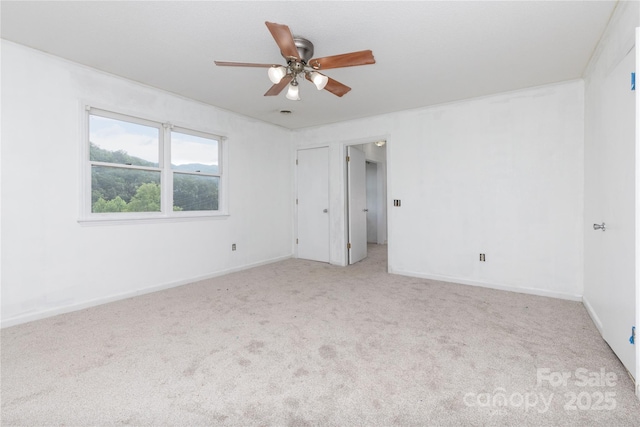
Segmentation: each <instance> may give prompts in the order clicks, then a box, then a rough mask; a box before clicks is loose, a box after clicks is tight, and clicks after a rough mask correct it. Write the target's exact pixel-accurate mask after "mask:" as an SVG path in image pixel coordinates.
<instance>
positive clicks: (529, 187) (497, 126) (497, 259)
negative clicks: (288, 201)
mask: <svg viewBox="0 0 640 427" xmlns="http://www.w3.org/2000/svg"><path fill="white" fill-rule="evenodd" d="M583 93H584V92H583V84H582V82H581V81H574V82H567V83H563V84H557V85H550V86H545V87H539V88H533V89H528V90H522V91H517V92H512V93H505V94H498V95H494V96H489V97H484V98H480V99H472V100H468V101H463V102H458V103H452V104H447V105H441V106H436V107H431V108H424V109H418V110H412V111H405V112H399V113H394V114H388V115H383V116H378V117H371V118H366V119H361V120H355V121H349V122H343V123H338V124H334V125H329V126H322V127H318V128H311V129H303V130H299V131H296V132H294V135H295V136H294V140H295V141H303V142H299V143H298V145H299V148H301V147H305V146H314V145H320V144H330V156H331V160H330V163H331V164H330V168H331V171H330V176H331V177H332V180H331V183H330V213H331V221H330V223H331V227H332V228H331V238H332V239H331V240H332V244H331V262H332V263H334V264H338V265H344V262H345V261H344V260H345V259H346V255H345V240H344V236H345V223H344V218H343V217H344V215H343V214H342V213H343V212H344V204H345V201H344V200H345V195H344V192H345V191H344V177H345V172H344V169H345V168H344V161H343V155H344V146H345V145H346V144H354V143H362V142H369V141H374V140H377V139H387V171H388V200H387V206H388V215H389V216H388V218H389V230H388V239H389V270H390V272H392V273H398V274H405V275H411V276H418V277H426V278H435V279H441V280H445V281H452V282H458V283H466V284H473V285H480V286H488V287H494V288H500V289H512V290H517V291H521V292H530V293H535V294H541V295H549V296H555V297H561V298H569V299H576V300H577V299H580V297H581V295H582V291H583V289H582V281H583V232H582V228H583V215H582V214H583V126H584V99H583ZM392 199H401V201H402V206H401V207H393V205H392ZM481 252H482V253H485V254H486V259H487V261H486V262H485V263H480V262H479V260H478V258H479V253H481Z"/></svg>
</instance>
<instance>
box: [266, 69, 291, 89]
mask: <svg viewBox="0 0 640 427" xmlns="http://www.w3.org/2000/svg"><path fill="white" fill-rule="evenodd" d="M268 75H269V80H271V82H272V83H273V84H274V85H275V84H278V83H280V80H282V78H283V77H284V76H286V75H287V69H286V68H285V67H283V66H282V65H279V66H275V65H274V66H273V67H271V68H269V71H268Z"/></svg>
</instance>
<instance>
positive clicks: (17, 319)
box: [0, 255, 292, 328]
mask: <svg viewBox="0 0 640 427" xmlns="http://www.w3.org/2000/svg"><path fill="white" fill-rule="evenodd" d="M291 257H292V255H286V256H283V257H278V258H272V259H269V260H266V261H260V262H256V263H253V264H247V265H243V266H240V267H234V268H230V269H227V270H222V271H217V272H215V273H211V274H207V275H204V276H198V277H192V278H189V279H184V280H178V281H176V282H170V283H163V284H160V285H154V286H149V287H146V288H141V289H135V290H132V291H128V292H123V293H120V294H116V295H111V296H108V297H101V298H95V299H92V300H89V301H83V302H80V303H76V304H69V305H65V306H61V307H55V308H50V309H46V310H41V311H35V312H29V313H24V314H20V315H18V316H14V317H10V318H8V319H3V320H2V322H1V324H0V327H1V328H8V327H10V326H15V325H20V324H22V323H27V322H33V321H34V320H40V319H45V318H47V317H53V316H57V315H58V314H64V313H70V312H72V311H78V310H84V309H85V308H90V307H95V306H97V305H101V304H106V303H110V302H114V301H119V300H123V299H127V298H131V297H135V296H139V295H144V294H150V293H152V292H158V291H162V290H164V289H170V288H175V287H178V286H183V285H187V284H189V283H194V282H199V281H201V280H206V279H212V278H214V277H219V276H224V275H226V274H231V273H236V272H238V271H242V270H248V269H250V268H254V267H260V266H261V265H266V264H272V263H274V262H278V261H284V260H286V259H289V258H291Z"/></svg>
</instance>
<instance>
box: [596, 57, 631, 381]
mask: <svg viewBox="0 0 640 427" xmlns="http://www.w3.org/2000/svg"><path fill="white" fill-rule="evenodd" d="M634 69H635V51H634V50H632V51H631V52H629V54H627V56H626V57H625V58H624V59H623V60H622V61H621V62H620V63H619V64H618V65H617V66H616V68H615V69H613V70H612V71H611V73H610V74H609V75H608V76H607V78H606V80H605V84H604V87H603V88H602V92H601V93H600V99H599V101H600V102H601V103H602V109H601V111H602V112H603V116H602V117H600V118H599V119H600V120H599V123H601V124H602V126H601V128H600V129H598V130H597V131H596V132H597V134H596V139H595V150H596V152H594V153H589V161H588V169H585V174H586V175H587V186H586V187H585V192H586V194H585V197H586V203H585V222H586V223H587V224H586V225H587V227H588V230H587V231H586V233H587V234H586V235H585V265H586V269H585V272H586V274H585V282H587V283H589V281H591V283H598V284H599V286H598V288H599V289H601V291H600V292H601V294H600V295H596V296H594V297H595V298H594V300H593V301H590V304H592V306H593V307H594V311H595V312H596V315H597V316H598V318H599V320H600V324H601V328H602V335H603V338H604V339H605V341H607V343H608V344H609V346H610V347H611V349H612V350H613V351H614V352H615V353H616V355H617V356H618V358H619V359H620V361H621V362H622V363H623V364H624V366H625V367H626V368H627V370H628V371H629V372H630V373H631V374H632V375H635V347H636V346H637V345H638V344H636V345H635V346H634V345H631V344H630V343H629V337H630V336H631V327H632V326H633V325H635V262H636V261H635V256H634V254H635V234H634V233H635V221H636V218H635V214H634V213H635V189H634V179H635V178H634V176H633V173H629V171H632V170H633V169H634V168H635V150H634V145H635V92H632V91H631V90H630V76H631V72H632V71H634ZM588 119H589V118H588ZM602 222H604V223H605V226H606V229H605V231H601V230H594V229H593V224H595V223H597V224H600V223H602Z"/></svg>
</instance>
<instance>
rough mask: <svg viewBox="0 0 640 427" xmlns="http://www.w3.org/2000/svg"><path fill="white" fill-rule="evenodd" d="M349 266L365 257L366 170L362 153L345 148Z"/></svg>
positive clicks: (352, 148) (354, 148)
mask: <svg viewBox="0 0 640 427" xmlns="http://www.w3.org/2000/svg"><path fill="white" fill-rule="evenodd" d="M347 157H348V159H349V161H348V162H347V202H348V206H349V208H348V215H349V244H348V245H347V248H348V252H349V264H355V263H356V262H358V261H361V260H363V259H364V258H366V257H367V169H366V161H365V156H364V152H363V151H361V150H359V149H357V148H356V147H347Z"/></svg>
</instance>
